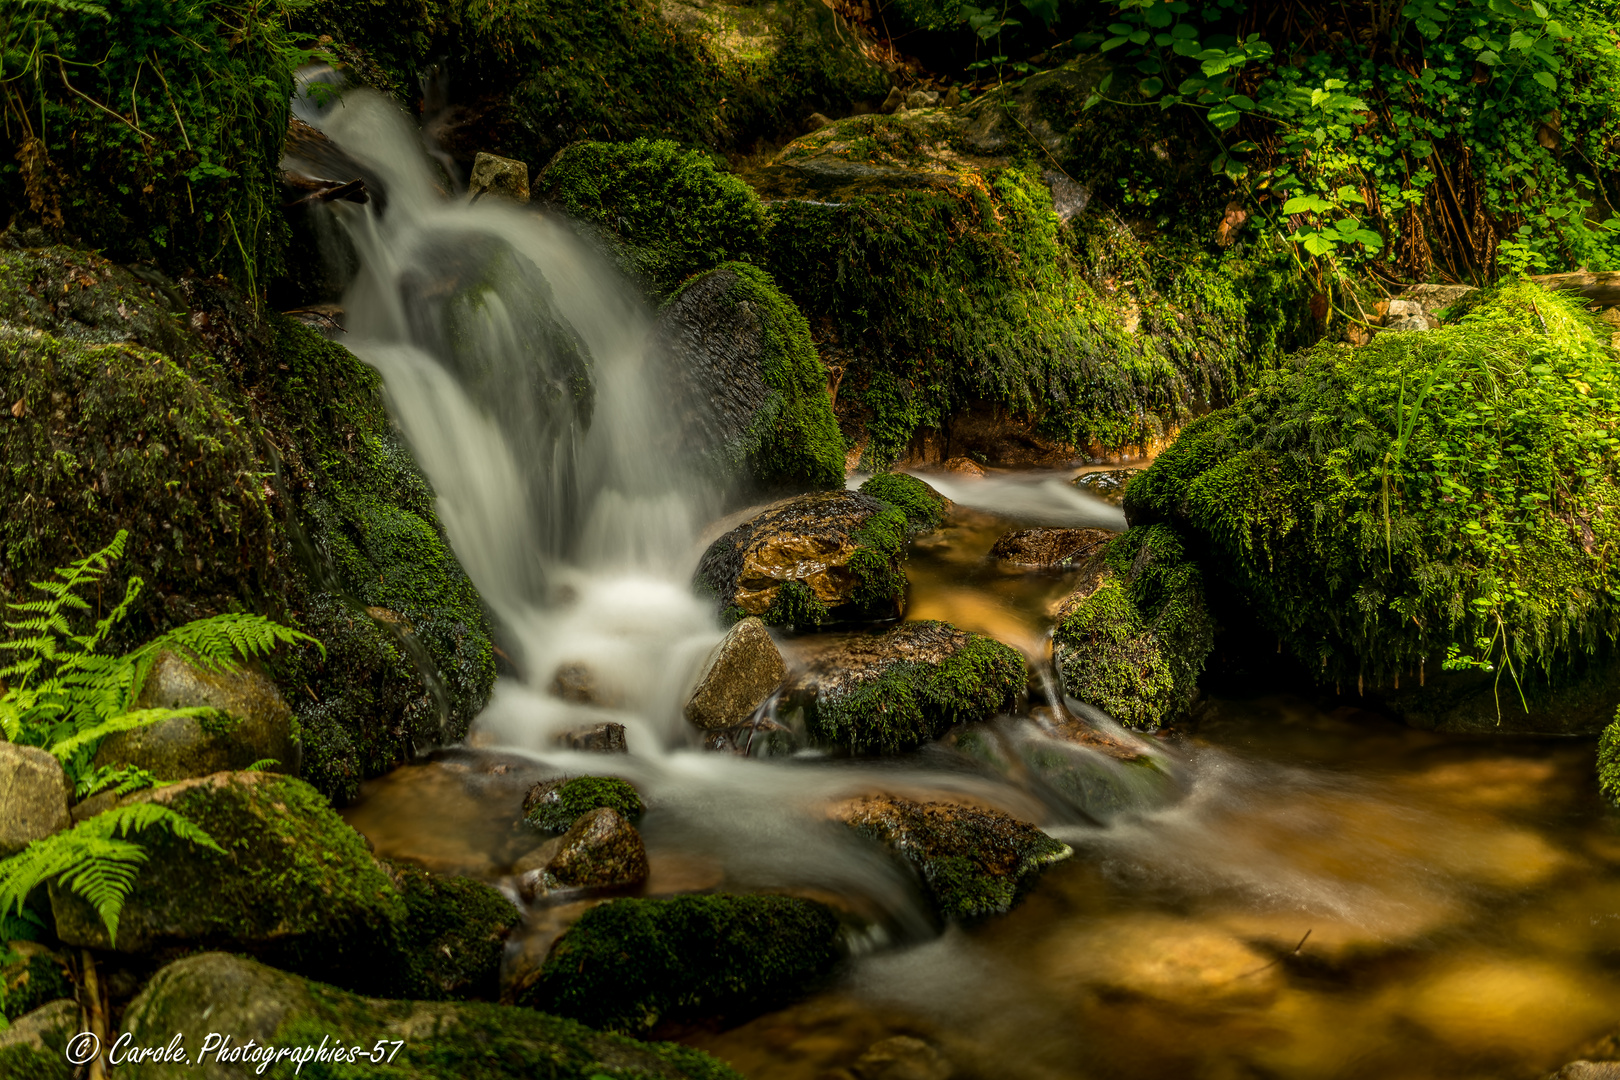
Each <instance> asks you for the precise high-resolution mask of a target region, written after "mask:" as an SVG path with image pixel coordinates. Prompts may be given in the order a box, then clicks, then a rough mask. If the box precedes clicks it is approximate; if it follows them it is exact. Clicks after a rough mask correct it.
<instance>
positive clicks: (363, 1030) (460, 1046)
mask: <svg viewBox="0 0 1620 1080" xmlns="http://www.w3.org/2000/svg"><path fill="white" fill-rule="evenodd" d="M123 1031H124V1032H126V1033H128V1034H129V1035H130V1041H131V1043H132V1044H133V1045H135V1046H166V1045H168V1043H169V1040H170V1039H172V1038H174V1037H175V1035H176V1034H178V1035H179V1036H181V1039H182V1041H183V1043H184V1045H185V1047H186V1051H187V1053H188V1054H189V1055H191V1060H190V1062H184V1061H176V1062H147V1063H143V1064H141V1065H140V1066H139V1067H138V1073H137V1074H136V1075H138V1076H139V1077H140V1078H141V1080H180V1078H182V1077H185V1078H198V1080H227V1078H230V1077H237V1076H240V1075H241V1074H242V1072H243V1070H244V1069H250V1070H251V1069H252V1068H255V1067H257V1062H254V1063H251V1064H249V1065H244V1064H243V1062H244V1061H246V1060H247V1059H246V1057H245V1056H244V1055H245V1054H246V1053H247V1052H248V1051H247V1050H246V1049H245V1048H247V1047H248V1046H249V1045H250V1043H251V1044H257V1046H256V1047H254V1048H255V1049H257V1048H258V1047H303V1046H306V1045H307V1046H309V1047H310V1048H311V1050H314V1049H318V1048H320V1047H322V1046H323V1043H324V1046H325V1047H326V1048H327V1049H328V1050H333V1051H336V1050H339V1049H341V1050H342V1051H343V1053H344V1054H345V1055H348V1056H345V1057H342V1058H341V1059H338V1058H328V1059H327V1060H326V1061H324V1062H321V1061H316V1060H313V1059H311V1060H309V1061H306V1062H304V1063H303V1064H302V1065H301V1066H300V1065H298V1064H297V1063H296V1062H292V1061H284V1062H280V1063H278V1064H276V1065H275V1066H274V1068H272V1069H271V1070H270V1072H269V1074H268V1075H274V1076H280V1075H282V1074H283V1073H285V1074H286V1075H289V1076H290V1075H292V1074H293V1072H294V1070H295V1069H299V1070H300V1071H301V1072H302V1074H303V1075H310V1074H311V1073H313V1074H314V1075H317V1076H323V1075H324V1076H347V1075H349V1074H350V1073H349V1070H351V1069H352V1070H354V1071H355V1074H358V1073H359V1071H361V1070H364V1071H367V1072H371V1073H373V1074H374V1075H377V1076H379V1077H387V1078H389V1080H520V1078H521V1080H529V1078H531V1077H534V1076H546V1077H552V1078H555V1080H592V1078H593V1077H597V1076H610V1075H611V1076H636V1077H648V1078H650V1080H739V1077H738V1075H737V1073H736V1072H734V1071H733V1070H732V1069H730V1068H729V1067H727V1066H726V1065H724V1064H722V1063H720V1062H718V1061H716V1060H715V1059H713V1058H711V1057H709V1056H708V1055H706V1054H704V1053H702V1052H701V1051H697V1050H691V1049H688V1048H686V1047H683V1046H676V1045H673V1044H669V1043H646V1042H639V1041H636V1040H633V1039H626V1038H623V1037H621V1036H615V1035H605V1034H602V1033H600V1032H596V1031H592V1030H590V1029H589V1028H586V1027H584V1026H582V1025H580V1024H577V1023H574V1022H573V1021H570V1020H562V1019H558V1018H556V1017H553V1016H545V1015H542V1014H540V1013H537V1012H534V1011H532V1010H529V1009H519V1008H512V1007H509V1006H500V1005H485V1004H462V1003H439V1002H423V1001H398V1000H394V1001H379V1000H373V999H369V998H363V997H358V996H356V995H354V994H351V993H346V992H344V991H342V990H337V989H334V988H333V987H331V986H324V985H322V984H320V983H317V982H309V981H306V980H305V979H301V978H299V977H298V976H296V975H291V974H288V973H287V972H284V971H277V970H276V969H274V968H270V967H266V966H264V965H263V964H259V963H255V962H254V961H252V960H246V959H242V958H240V957H236V956H230V955H228V954H226V953H219V952H213V953H203V954H201V955H198V956H191V957H187V958H186V959H184V960H178V961H176V962H174V963H172V964H170V965H168V966H167V967H165V968H163V969H162V970H161V971H159V972H158V973H157V974H156V975H155V976H153V978H152V981H151V982H149V983H148V984H147V985H146V988H145V989H144V990H142V991H141V993H140V995H139V996H138V997H136V998H135V1000H134V1001H132V1002H131V1003H130V1005H129V1007H128V1008H127V1009H126V1010H125V1012H124V1016H123ZM216 1032H219V1033H229V1035H230V1044H229V1046H228V1047H226V1046H222V1045H221V1044H220V1043H219V1042H218V1041H217V1039H216V1041H215V1042H214V1043H212V1044H210V1043H209V1041H208V1040H209V1038H210V1036H211V1035H212V1034H213V1033H216ZM379 1039H381V1040H383V1041H384V1043H385V1044H386V1045H385V1047H384V1051H385V1053H386V1054H387V1055H389V1056H390V1057H391V1060H389V1061H386V1062H384V1061H383V1060H381V1056H379V1060H378V1061H377V1062H376V1063H375V1064H373V1062H372V1060H371V1058H370V1057H369V1055H370V1054H371V1052H372V1050H373V1048H374V1047H375V1046H376V1044H377V1041H378V1040H379ZM210 1045H212V1050H213V1051H214V1052H212V1053H210V1054H209V1055H208V1056H207V1057H206V1058H202V1057H200V1053H201V1051H202V1050H203V1049H204V1048H205V1047H207V1046H210ZM222 1051H223V1052H222ZM232 1052H234V1053H235V1055H236V1056H234V1057H233V1056H232Z"/></svg>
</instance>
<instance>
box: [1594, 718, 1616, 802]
mask: <svg viewBox="0 0 1620 1080" xmlns="http://www.w3.org/2000/svg"><path fill="white" fill-rule="evenodd" d="M1597 772H1598V790H1599V791H1601V792H1603V794H1604V795H1605V796H1606V797H1607V798H1608V799H1609V801H1611V802H1620V713H1616V714H1615V719H1614V720H1613V721H1612V722H1611V723H1610V724H1609V726H1608V727H1606V728H1604V729H1603V734H1602V735H1600V736H1599V737H1598V750H1597Z"/></svg>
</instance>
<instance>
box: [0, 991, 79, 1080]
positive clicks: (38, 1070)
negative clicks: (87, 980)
mask: <svg viewBox="0 0 1620 1080" xmlns="http://www.w3.org/2000/svg"><path fill="white" fill-rule="evenodd" d="M83 1030H84V1014H83V1013H81V1012H80V1011H79V1003H78V1002H77V1001H73V1000H71V999H69V998H63V999H61V1000H58V1001H53V1002H51V1003H50V1004H49V1005H45V1006H42V1007H41V1008H38V1009H35V1010H34V1011H33V1012H31V1013H28V1014H27V1015H25V1016H21V1017H19V1018H17V1019H16V1020H15V1021H14V1022H13V1023H12V1025H11V1026H10V1027H8V1028H6V1029H5V1030H3V1031H0V1076H6V1077H17V1078H19V1080H73V1078H74V1077H75V1076H77V1075H78V1073H77V1070H76V1069H74V1068H73V1067H71V1066H69V1065H68V1062H67V1056H66V1053H65V1052H66V1050H67V1043H68V1040H69V1039H71V1038H72V1037H73V1036H74V1035H76V1034H78V1033H79V1032H80V1031H83Z"/></svg>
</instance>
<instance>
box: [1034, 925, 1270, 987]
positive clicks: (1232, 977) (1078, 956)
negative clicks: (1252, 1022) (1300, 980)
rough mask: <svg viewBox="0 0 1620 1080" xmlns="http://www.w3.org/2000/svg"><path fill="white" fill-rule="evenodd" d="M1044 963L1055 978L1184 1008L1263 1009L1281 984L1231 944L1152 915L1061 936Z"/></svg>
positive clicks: (1216, 933)
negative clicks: (1046, 963) (1246, 1007)
mask: <svg viewBox="0 0 1620 1080" xmlns="http://www.w3.org/2000/svg"><path fill="white" fill-rule="evenodd" d="M1048 964H1049V965H1050V968H1049V974H1050V976H1051V977H1053V978H1056V979H1060V980H1063V981H1065V982H1079V983H1082V984H1090V985H1092V986H1096V987H1100V988H1103V989H1105V990H1107V991H1110V992H1112V993H1114V994H1116V995H1126V996H1130V997H1140V998H1148V999H1150V1000H1154V1001H1158V1002H1162V1003H1164V1004H1168V1005H1174V1006H1177V1007H1179V1008H1183V1009H1196V1008H1209V1007H1226V1006H1235V1005H1261V1004H1264V1003H1266V1002H1268V1001H1271V1000H1272V999H1274V998H1275V997H1276V996H1277V993H1278V991H1279V990H1280V989H1281V988H1282V985H1283V982H1284V972H1283V967H1282V965H1281V964H1275V963H1272V962H1271V958H1270V957H1267V956H1266V955H1265V954H1263V953H1261V952H1258V951H1257V950H1255V949H1253V948H1251V947H1250V946H1248V945H1246V944H1244V943H1243V942H1242V941H1240V940H1238V939H1237V938H1236V937H1234V936H1232V935H1230V934H1227V933H1224V932H1222V931H1221V930H1219V929H1216V928H1213V927H1206V926H1202V925H1199V924H1197V923H1194V922H1190V921H1187V920H1183V919H1175V918H1170V917H1167V916H1158V915H1141V916H1136V917H1126V918H1120V919H1115V920H1111V921H1110V923H1109V925H1108V926H1107V928H1106V929H1102V930H1097V931H1095V932H1093V933H1089V934H1086V933H1082V934H1076V935H1073V936H1071V937H1066V938H1065V939H1064V940H1063V941H1062V942H1061V943H1060V944H1059V946H1058V947H1055V948H1054V949H1053V950H1052V951H1051V952H1050V953H1049V954H1048Z"/></svg>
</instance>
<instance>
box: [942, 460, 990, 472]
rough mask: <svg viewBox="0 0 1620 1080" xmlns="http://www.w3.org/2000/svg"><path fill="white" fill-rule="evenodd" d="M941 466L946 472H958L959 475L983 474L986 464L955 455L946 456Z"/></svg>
mask: <svg viewBox="0 0 1620 1080" xmlns="http://www.w3.org/2000/svg"><path fill="white" fill-rule="evenodd" d="M941 467H942V468H943V469H944V470H945V471H946V472H951V473H956V474H957V475H959V476H983V475H984V466H983V465H980V464H979V463H978V462H977V461H974V460H973V459H972V458H965V457H953V458H946V459H945V461H944V462H943V463H942V465H941Z"/></svg>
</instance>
